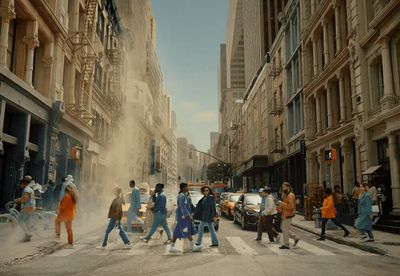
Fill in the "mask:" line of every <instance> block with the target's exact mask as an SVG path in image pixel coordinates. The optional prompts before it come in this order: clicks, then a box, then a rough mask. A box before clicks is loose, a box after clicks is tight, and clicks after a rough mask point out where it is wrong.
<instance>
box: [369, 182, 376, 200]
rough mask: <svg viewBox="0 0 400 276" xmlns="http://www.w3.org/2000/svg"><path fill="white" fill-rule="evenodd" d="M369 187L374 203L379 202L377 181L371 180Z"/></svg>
mask: <svg viewBox="0 0 400 276" xmlns="http://www.w3.org/2000/svg"><path fill="white" fill-rule="evenodd" d="M368 187H369V191H368V193H369V195H370V197H371V201H372V205H376V204H378V190H377V189H376V187H375V183H374V182H372V181H370V182H368Z"/></svg>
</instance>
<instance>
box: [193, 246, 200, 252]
mask: <svg viewBox="0 0 400 276" xmlns="http://www.w3.org/2000/svg"><path fill="white" fill-rule="evenodd" d="M192 251H193V252H201V245H196V244H193V247H192Z"/></svg>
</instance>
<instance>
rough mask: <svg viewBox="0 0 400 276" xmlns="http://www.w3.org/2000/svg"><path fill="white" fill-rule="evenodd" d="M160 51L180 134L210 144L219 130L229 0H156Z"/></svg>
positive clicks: (198, 144) (202, 147)
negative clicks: (220, 79) (220, 76)
mask: <svg viewBox="0 0 400 276" xmlns="http://www.w3.org/2000/svg"><path fill="white" fill-rule="evenodd" d="M152 8H153V15H154V17H155V19H156V23H157V55H158V59H159V61H160V64H161V69H162V72H163V75H164V87H165V88H166V91H167V92H168V93H169V94H170V95H171V96H172V102H173V109H174V110H175V112H176V114H177V123H178V136H179V137H187V138H188V140H189V143H191V144H193V145H195V146H196V147H197V148H198V149H200V150H204V151H206V150H208V148H209V146H210V131H216V130H218V97H217V86H218V85H217V84H218V82H217V72H218V58H219V45H220V44H221V43H224V41H225V33H226V24H227V15H228V0H152Z"/></svg>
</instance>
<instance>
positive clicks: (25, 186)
mask: <svg viewBox="0 0 400 276" xmlns="http://www.w3.org/2000/svg"><path fill="white" fill-rule="evenodd" d="M29 177H30V176H29ZM29 177H28V176H25V177H24V178H23V179H22V180H21V181H20V182H19V187H20V188H21V190H22V195H21V197H20V198H17V199H16V200H15V202H16V203H20V204H21V210H20V214H19V216H18V221H19V223H20V225H21V227H22V230H23V231H24V234H25V237H24V239H23V241H24V242H28V241H30V240H31V237H32V234H31V220H32V214H33V212H34V211H35V194H34V192H33V190H32V188H31V187H29V183H30V182H31V179H32V178H29Z"/></svg>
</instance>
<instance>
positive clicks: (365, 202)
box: [356, 192, 372, 231]
mask: <svg viewBox="0 0 400 276" xmlns="http://www.w3.org/2000/svg"><path fill="white" fill-rule="evenodd" d="M371 215H372V200H371V196H370V195H369V193H367V192H365V193H363V194H361V196H360V198H359V199H358V217H357V220H356V227H357V228H358V229H361V230H369V231H370V230H372V218H371V217H370V216H371Z"/></svg>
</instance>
